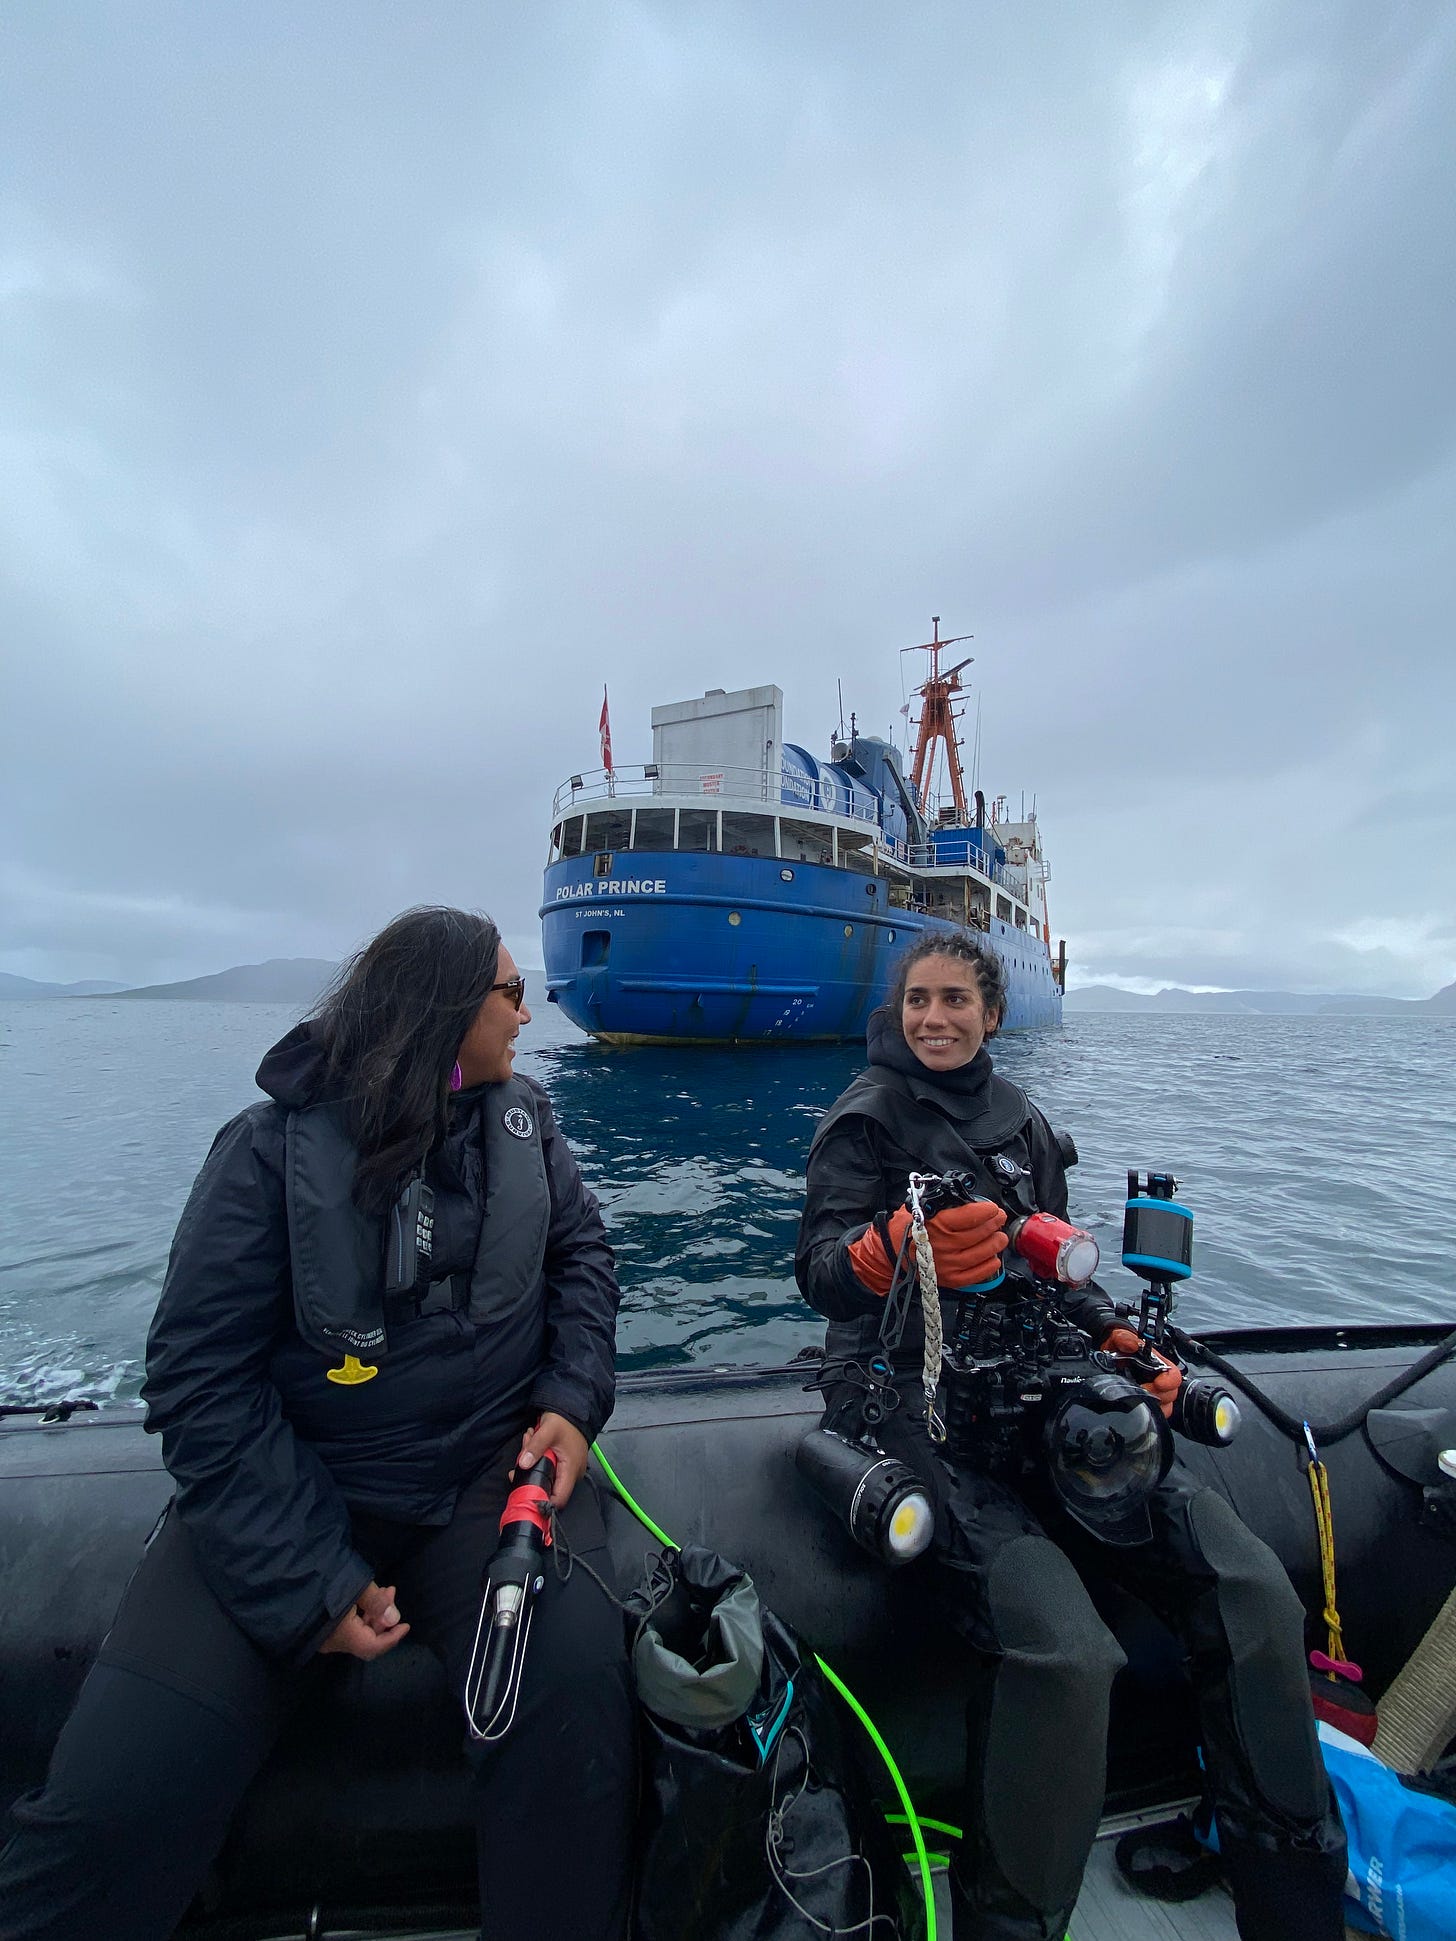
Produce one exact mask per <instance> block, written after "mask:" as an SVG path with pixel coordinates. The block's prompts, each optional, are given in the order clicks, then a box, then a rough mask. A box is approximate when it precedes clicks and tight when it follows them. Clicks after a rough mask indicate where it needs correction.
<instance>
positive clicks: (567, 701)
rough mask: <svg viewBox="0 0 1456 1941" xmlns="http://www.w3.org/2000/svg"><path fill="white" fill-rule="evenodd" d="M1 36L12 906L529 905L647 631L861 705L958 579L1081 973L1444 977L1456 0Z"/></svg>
mask: <svg viewBox="0 0 1456 1941" xmlns="http://www.w3.org/2000/svg"><path fill="white" fill-rule="evenodd" d="M9 31H10V35H11V46H12V59H11V60H10V61H9V62H8V63H7V66H8V69H9V73H10V83H9V96H10V98H9V99H8V100H6V101H4V102H0V127H3V129H4V130H5V134H4V135H3V137H0V140H3V141H4V143H5V144H6V147H7V149H8V153H7V154H6V155H5V156H4V157H3V159H4V161H5V164H6V167H5V180H6V181H7V183H8V185H9V186H8V190H7V199H6V201H5V203H4V205H3V206H0V398H3V399H4V400H5V402H4V403H3V404H0V629H3V635H4V638H5V640H6V642H7V653H6V673H5V677H4V678H5V683H6V692H7V705H6V709H5V719H4V722H3V724H0V739H3V752H4V756H5V762H4V774H3V777H0V816H3V819H4V826H5V827H6V829H7V831H14V832H16V833H15V835H14V836H13V837H12V839H11V841H10V842H9V843H8V844H7V845H6V849H7V851H8V852H9V859H10V861H11V863H12V864H13V869H12V871H11V873H10V875H9V876H8V877H6V878H5V879H4V882H5V884H6V885H7V888H6V889H5V891H4V895H5V899H6V901H5V905H4V913H3V915H0V926H3V927H0V961H4V962H6V963H10V964H12V965H13V967H14V968H16V969H19V970H28V971H29V973H30V974H45V973H46V969H48V968H53V969H54V971H55V974H57V975H74V976H84V975H107V974H115V975H136V976H150V975H175V974H185V973H186V972H189V971H202V970H209V969H214V968H217V967H218V964H219V962H220V960H221V959H222V958H223V957H232V956H243V955H256V956H263V955H268V954H318V955H327V954H330V953H331V952H332V951H333V950H336V949H341V948H343V947H345V946H346V945H347V944H348V943H350V942H352V941H354V940H355V939H356V938H357V937H358V936H359V935H360V934H362V933H363V932H365V931H366V930H367V929H368V927H369V926H370V925H371V924H373V923H375V922H377V921H378V920H379V919H380V918H382V917H383V916H384V915H386V914H387V913H388V911H389V910H390V909H392V908H396V907H399V906H400V905H402V904H404V903H407V902H410V901H414V900H418V899H419V898H421V897H425V896H448V897H451V898H454V899H456V900H459V901H463V902H467V903H472V904H479V903H484V904H487V905H489V906H490V907H492V908H493V909H494V910H495V912H496V914H497V915H498V916H499V917H501V919H502V921H503V922H505V924H506V925H507V929H508V931H509V933H510V934H511V935H512V936H513V937H517V938H522V939H529V937H530V935H531V933H532V928H533V925H534V912H535V906H536V900H537V893H538V889H539V868H540V862H541V852H542V849H543V839H544V828H545V823H546V819H547V813H548V810H549V802H550V791H551V789H552V787H553V786H554V785H555V784H556V782H558V781H559V780H560V779H561V777H562V776H564V775H565V774H566V773H568V772H569V771H570V770H571V769H573V768H574V767H577V766H579V765H580V764H581V763H582V762H583V761H588V760H590V758H591V755H592V750H593V747H594V725H595V716H596V707H597V705H598V701H599V696H600V684H601V682H602V681H603V680H609V681H610V683H611V692H612V707H613V720H614V726H615V728H616V739H617V747H618V753H619V757H620V758H621V759H624V760H631V759H637V760H640V759H642V758H644V757H645V755H646V753H647V746H648V734H647V716H648V711H649V709H650V707H651V705H652V704H653V703H654V702H657V701H661V700H665V699H671V698H678V697H679V695H681V694H686V693H690V692H696V691H701V689H702V688H704V687H706V686H709V685H726V684H730V683H732V682H736V681H738V680H743V681H750V680H763V679H774V680H778V681H779V683H780V684H781V685H782V686H783V687H784V688H785V690H786V696H787V704H788V721H789V728H790V732H791V734H793V735H794V737H795V738H796V739H800V740H804V741H808V742H810V743H812V744H813V745H816V746H817V745H819V743H820V741H821V739H822V735H823V733H824V731H825V729H827V727H828V725H829V724H830V722H831V721H832V719H833V716H834V710H835V707H836V699H835V681H836V677H842V678H843V681H844V687H845V694H846V701H847V703H848V704H849V705H853V706H855V707H856V708H857V709H858V710H859V712H860V715H861V719H862V720H864V721H865V722H866V723H867V724H868V725H871V726H877V727H883V726H884V725H885V724H886V723H888V722H889V721H890V720H891V719H892V718H893V715H894V710H895V709H896V708H897V707H898V705H899V702H900V699H901V693H900V687H899V676H898V667H897V663H896V661H895V658H894V653H893V650H894V649H895V648H897V647H898V646H900V645H902V644H904V643H906V642H908V641H909V640H911V639H915V638H922V637H923V632H924V627H925V620H926V617H927V615H928V613H929V612H930V611H934V610H938V611H940V612H941V613H943V614H944V615H945V616H946V617H947V620H948V621H950V622H954V623H955V630H957V631H961V630H964V629H966V628H970V629H973V630H974V631H975V632H976V634H977V636H978V638H977V641H976V643H975V652H976V655H977V659H976V665H975V668H974V669H973V672H974V674H975V676H976V678H977V679H978V681H981V682H983V683H984V706H985V733H984V741H985V749H986V761H985V770H986V773H985V777H984V779H985V780H986V781H987V783H988V784H989V785H990V786H991V787H992V788H993V789H995V788H1002V787H1005V788H1010V789H1011V790H1012V791H1013V792H1014V793H1019V791H1020V789H1021V787H1022V786H1023V783H1024V784H1025V786H1026V787H1027V788H1028V790H1033V789H1034V790H1035V791H1036V792H1037V796H1038V801H1039V804H1040V807H1041V810H1042V814H1043V819H1044V826H1045V829H1046V833H1047V839H1048V843H1049V846H1050V848H1051V852H1052V856H1053V862H1054V869H1055V875H1054V881H1053V904H1052V908H1053V916H1054V919H1055V920H1056V921H1057V922H1058V924H1059V925H1061V926H1063V927H1065V929H1066V931H1067V934H1068V937H1069V941H1070V945H1071V948H1072V952H1073V958H1074V962H1076V961H1077V959H1078V951H1079V949H1080V950H1081V951H1082V953H1083V957H1082V963H1081V965H1080V966H1079V968H1085V967H1086V965H1088V964H1092V963H1094V962H1095V963H1096V964H1097V965H1098V966H1100V967H1101V968H1103V969H1104V970H1113V971H1116V970H1117V969H1118V968H1119V967H1120V968H1121V970H1122V972H1123V974H1126V975H1131V976H1136V975H1143V974H1157V975H1159V976H1164V975H1167V976H1174V977H1177V978H1179V979H1180V981H1192V982H1199V981H1205V982H1206V981H1218V982H1227V981H1230V979H1229V977H1227V976H1226V975H1225V972H1226V971H1227V970H1229V969H1230V967H1231V966H1233V965H1234V964H1235V963H1237V964H1238V965H1239V966H1241V967H1242V968H1241V979H1242V977H1243V973H1244V972H1246V973H1247V981H1249V982H1252V983H1262V984H1269V983H1273V982H1278V981H1281V980H1282V981H1295V980H1298V979H1299V977H1300V967H1301V966H1302V967H1303V981H1306V982H1307V981H1309V979H1310V978H1311V977H1318V978H1320V979H1325V978H1328V979H1329V981H1331V982H1339V981H1341V980H1344V981H1345V982H1347V983H1348V985H1349V987H1350V988H1388V989H1391V990H1403V991H1406V992H1407V994H1412V995H1415V994H1419V992H1418V991H1415V990H1411V989H1409V987H1410V986H1411V985H1412V984H1413V983H1416V982H1418V981H1421V980H1425V982H1426V983H1430V982H1432V981H1442V980H1443V978H1444V976H1445V975H1448V974H1451V973H1453V972H1456V950H1453V948H1452V946H1451V940H1450V938H1449V937H1443V935H1442V933H1441V932H1440V929H1439V922H1440V919H1441V918H1442V917H1443V916H1444V915H1445V913H1447V912H1449V911H1450V910H1451V909H1453V908H1456V878H1453V865H1452V864H1451V863H1450V862H1449V861H1448V860H1447V859H1448V858H1449V856H1450V855H1451V854H1452V853H1453V852H1452V845H1451V843H1450V840H1449V837H1450V830H1451V820H1452V801H1453V792H1452V785H1451V782H1450V779H1449V756H1448V751H1447V749H1446V747H1445V728H1444V725H1443V724H1444V723H1445V722H1447V721H1449V720H1450V718H1451V712H1452V703H1453V702H1456V692H1453V680H1452V676H1451V675H1450V673H1449V672H1448V671H1447V655H1446V651H1445V647H1446V642H1447V640H1448V638H1449V633H1450V621H1451V614H1452V609H1453V600H1452V587H1451V565H1450V549H1449V533H1450V530H1451V524H1452V511H1453V502H1456V463H1453V457H1452V445H1453V437H1452V432H1453V426H1452V415H1451V414H1452V406H1451V399H1452V397H1453V396H1456V387H1453V384H1452V381H1451V380H1452V376H1453V373H1452V371H1451V333H1450V331H1449V328H1448V326H1447V323H1446V319H1447V318H1448V317H1449V314H1450V308H1451V297H1452V295H1453V287H1452V286H1453V283H1456V276H1453V251H1452V243H1451V236H1450V226H1449V223H1448V222H1447V221H1446V220H1445V217H1444V212H1445V210H1446V209H1448V208H1449V206H1450V200H1451V187H1452V185H1451V182H1450V172H1451V160H1452V150H1451V144H1450V140H1449V134H1448V130H1449V127H1450V125H1451V121H1452V111H1453V108H1456V101H1453V98H1452V97H1453V92H1456V82H1453V64H1452V62H1451V60H1450V58H1449V56H1450V53H1451V51H1452V49H1451V27H1450V23H1449V18H1448V17H1447V16H1445V15H1441V14H1437V13H1434V12H1432V11H1431V10H1429V9H1427V8H1425V7H1424V6H1416V5H1409V6H1400V5H1396V6H1391V7H1388V8H1382V9H1378V10H1372V9H1369V8H1365V7H1358V6H1354V5H1350V6H1345V7H1331V8H1323V9H1320V10H1318V11H1317V12H1316V11H1314V10H1309V9H1306V8H1302V7H1298V6H1295V5H1293V4H1286V5H1282V6H1275V7H1272V8H1259V9H1255V8H1252V7H1249V6H1243V5H1225V6H1215V7H1212V8H1205V9H1200V10H1199V11H1198V13H1197V14H1196V15H1191V14H1189V13H1188V12H1187V11H1186V10H1184V9H1181V8H1175V7H1169V8H1166V9H1147V8H1143V7H1132V6H1126V7H1119V6H1109V7H1105V8H1099V9H1097V10H1095V12H1087V13H1083V14H1077V13H1075V12H1072V13H1069V12H1067V10H1065V9H1061V8H1056V7H1051V6H1043V7H1037V6H1032V7H1028V8H1020V9H1015V10H1011V9H993V8H985V9H967V8H958V7H950V6H945V7H929V8H924V9H919V10H913V11H912V12H911V13H909V14H903V13H902V14H901V15H898V16H893V17H892V16H890V15H887V14H886V13H885V12H884V11H883V10H882V9H879V8H875V7H870V6H868V5H864V6H858V5H856V6H851V7H846V8H841V9H835V10H833V12H832V14H831V13H828V12H823V13H816V12H815V11H814V10H804V11H795V10H787V11H786V10H784V9H782V8H778V7H769V6H766V5H763V6H727V5H716V6H706V5H705V6H688V7H682V6H676V5H674V6H666V5H663V6H658V7H647V6H639V7H626V8H616V9H612V10H609V11H608V12H606V13H602V12H600V11H598V10H594V9H586V8H577V9H573V8H571V7H564V8H561V9H552V10H549V11H548V10H538V11H537V12H536V13H535V14H531V15H525V14H522V15H520V16H519V17H518V18H509V17H507V16H504V15H500V14H492V15H489V16H486V15H475V14H468V13H462V12H460V11H459V10H456V9H451V8H446V9H438V10H432V9H430V8H428V7H425V8H418V9H412V10H411V11H410V12H409V13H408V14H407V15H401V14H400V13H399V12H398V10H395V9H391V8H385V7H370V6H362V7H359V8H355V9H352V10H351V11H350V15H349V24H348V29H347V31H343V30H341V27H340V22H339V18H338V16H337V15H330V16H328V17H327V18H325V16H324V15H323V14H322V13H320V14H318V15H311V14H309V13H308V11H307V10H304V11H303V12H301V13H300V12H299V11H297V10H285V9H281V8H274V7H269V6H266V5H265V6H260V7H254V8H249V9H210V10H196V9H190V8H180V7H155V8H152V9H140V10H129V11H128V12H126V13H125V14H122V13H111V12H104V11H100V10H98V11H97V12H96V13H95V14H94V15H92V16H89V17H87V19H86V22H85V27H84V30H83V29H82V27H81V26H80V24H79V21H78V20H77V19H72V18H70V17H67V18H62V19H57V20H50V21H47V20H42V19H41V17H40V16H38V15H32V16H31V17H30V18H29V19H27V20H22V21H20V22H19V23H11V26H10V29H9ZM10 643H13V649H14V651H10V650H9V644H10ZM1149 852H1151V853H1153V854H1154V855H1156V856H1157V857H1158V859H1159V864H1160V867H1159V870H1158V872H1157V874H1156V875H1155V876H1150V875H1149V872H1148V871H1147V870H1146V869H1145V868H1144V867H1143V866H1142V865H1143V861H1144V859H1145V857H1146V856H1147V855H1148V854H1149ZM1357 898H1358V901H1359V903H1360V906H1361V914H1364V915H1368V916H1370V917H1371V918H1372V919H1379V920H1382V921H1386V922H1388V923H1390V924H1391V925H1393V926H1395V927H1394V928H1393V929H1392V931H1391V932H1390V935H1391V936H1392V937H1393V938H1395V939H1396V942H1395V943H1394V944H1391V945H1387V946H1382V947H1381V948H1380V949H1361V948H1356V947H1355V946H1353V945H1349V946H1347V945H1339V944H1336V943H1334V942H1333V941H1332V940H1333V939H1334V937H1335V936H1336V933H1337V932H1339V931H1340V929H1341V926H1342V925H1345V924H1347V923H1348V921H1349V919H1350V916H1351V904H1352V901H1355V900H1357ZM1423 924H1424V925H1426V926H1427V927H1426V928H1425V929H1422V928H1421V926H1422V925H1423ZM1432 925H1435V926H1436V927H1435V928H1432V927H1431V926H1432ZM1402 926H1404V927H1402ZM1225 935H1227V936H1228V937H1230V938H1232V939H1233V941H1232V942H1231V943H1229V944H1228V946H1227V949H1225V946H1224V944H1222V943H1220V941H1219V939H1220V938H1223V937H1224V936H1225ZM1160 937H1161V938H1163V939H1164V940H1165V941H1164V942H1161V943H1160V942H1159V941H1158V940H1159V938H1160ZM234 939H236V940H237V944H236V947H235V945H234ZM1079 939H1080V940H1082V941H1081V942H1080V943H1079ZM1401 939H1404V942H1402V941H1400V940H1401ZM245 940H246V941H245ZM254 940H255V941H254ZM1382 950H1383V951H1384V953H1385V954H1384V955H1382V954H1381V951H1382ZM22 952H23V953H25V958H24V962H22V961H21V958H20V955H19V953H22ZM47 952H50V953H53V955H52V957H51V958H50V959H46V960H45V962H44V963H41V960H42V959H45V953H47ZM1443 952H1444V953H1445V955H1444V956H1443ZM1240 953H1241V954H1240ZM38 963H41V968H39V969H38V968H37V964H38ZM1154 964H1155V965H1156V966H1157V969H1156V973H1153V972H1151V971H1149V970H1148V966H1151V965H1154ZM1261 965H1262V966H1263V969H1262V971H1261V970H1260V966H1261ZM1169 966H1171V967H1172V968H1167V967H1169ZM1443 966H1444V969H1443ZM1371 979H1373V980H1375V982H1374V983H1372V982H1370V980H1371Z"/></svg>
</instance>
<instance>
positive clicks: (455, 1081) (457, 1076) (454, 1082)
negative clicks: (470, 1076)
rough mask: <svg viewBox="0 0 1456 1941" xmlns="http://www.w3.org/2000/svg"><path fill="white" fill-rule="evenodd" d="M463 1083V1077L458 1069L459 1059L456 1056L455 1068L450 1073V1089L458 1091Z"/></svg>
mask: <svg viewBox="0 0 1456 1941" xmlns="http://www.w3.org/2000/svg"><path fill="white" fill-rule="evenodd" d="M464 1083H465V1077H464V1074H463V1073H462V1072H461V1070H460V1060H459V1059H458V1058H457V1059H456V1060H455V1069H454V1071H453V1072H451V1074H450V1090H451V1091H452V1092H458V1091H459V1090H460V1087H461V1086H462V1085H463V1084H464Z"/></svg>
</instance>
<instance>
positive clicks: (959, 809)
mask: <svg viewBox="0 0 1456 1941" xmlns="http://www.w3.org/2000/svg"><path fill="white" fill-rule="evenodd" d="M930 624H931V627H932V629H933V633H932V637H931V638H930V639H929V640H923V641H921V643H920V645H919V646H918V647H902V648H901V650H900V651H901V652H902V653H905V654H929V656H930V676H929V679H928V680H925V681H923V682H922V683H921V685H920V686H919V687H917V688H916V689H915V692H916V693H917V694H918V695H919V696H920V720H919V722H918V723H917V725H916V730H915V758H914V761H913V763H912V765H911V770H910V780H911V785H912V787H913V788H914V790H915V794H916V796H917V798H918V800H919V802H920V807H921V810H922V811H923V812H924V813H925V814H927V815H928V814H929V788H930V777H931V773H932V771H933V770H934V767H935V759H934V758H935V747H936V743H937V742H939V743H941V744H942V745H943V746H944V748H945V765H946V769H947V772H948V773H949V776H950V792H951V799H952V800H953V801H954V803H955V809H956V821H957V822H960V823H964V822H967V821H969V816H968V815H967V812H966V785H965V781H964V778H963V777H962V775H961V751H960V742H959V740H958V739H957V736H956V731H955V721H956V714H957V710H956V709H955V708H954V707H953V706H952V705H951V696H952V695H954V694H959V693H960V692H961V691H962V690H961V682H960V673H961V669H962V668H963V667H969V666H970V664H971V661H972V659H973V656H972V655H970V654H967V655H966V657H965V659H964V660H958V661H957V662H956V664H955V666H954V667H948V668H946V669H945V671H944V672H943V673H942V671H941V666H940V650H941V648H942V647H958V646H959V645H960V643H961V642H962V641H963V640H971V639H973V638H974V636H973V635H971V634H955V635H953V636H952V637H951V638H950V639H949V640H942V639H941V637H940V615H939V614H938V613H937V614H933V615H932V616H931V622H930Z"/></svg>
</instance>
